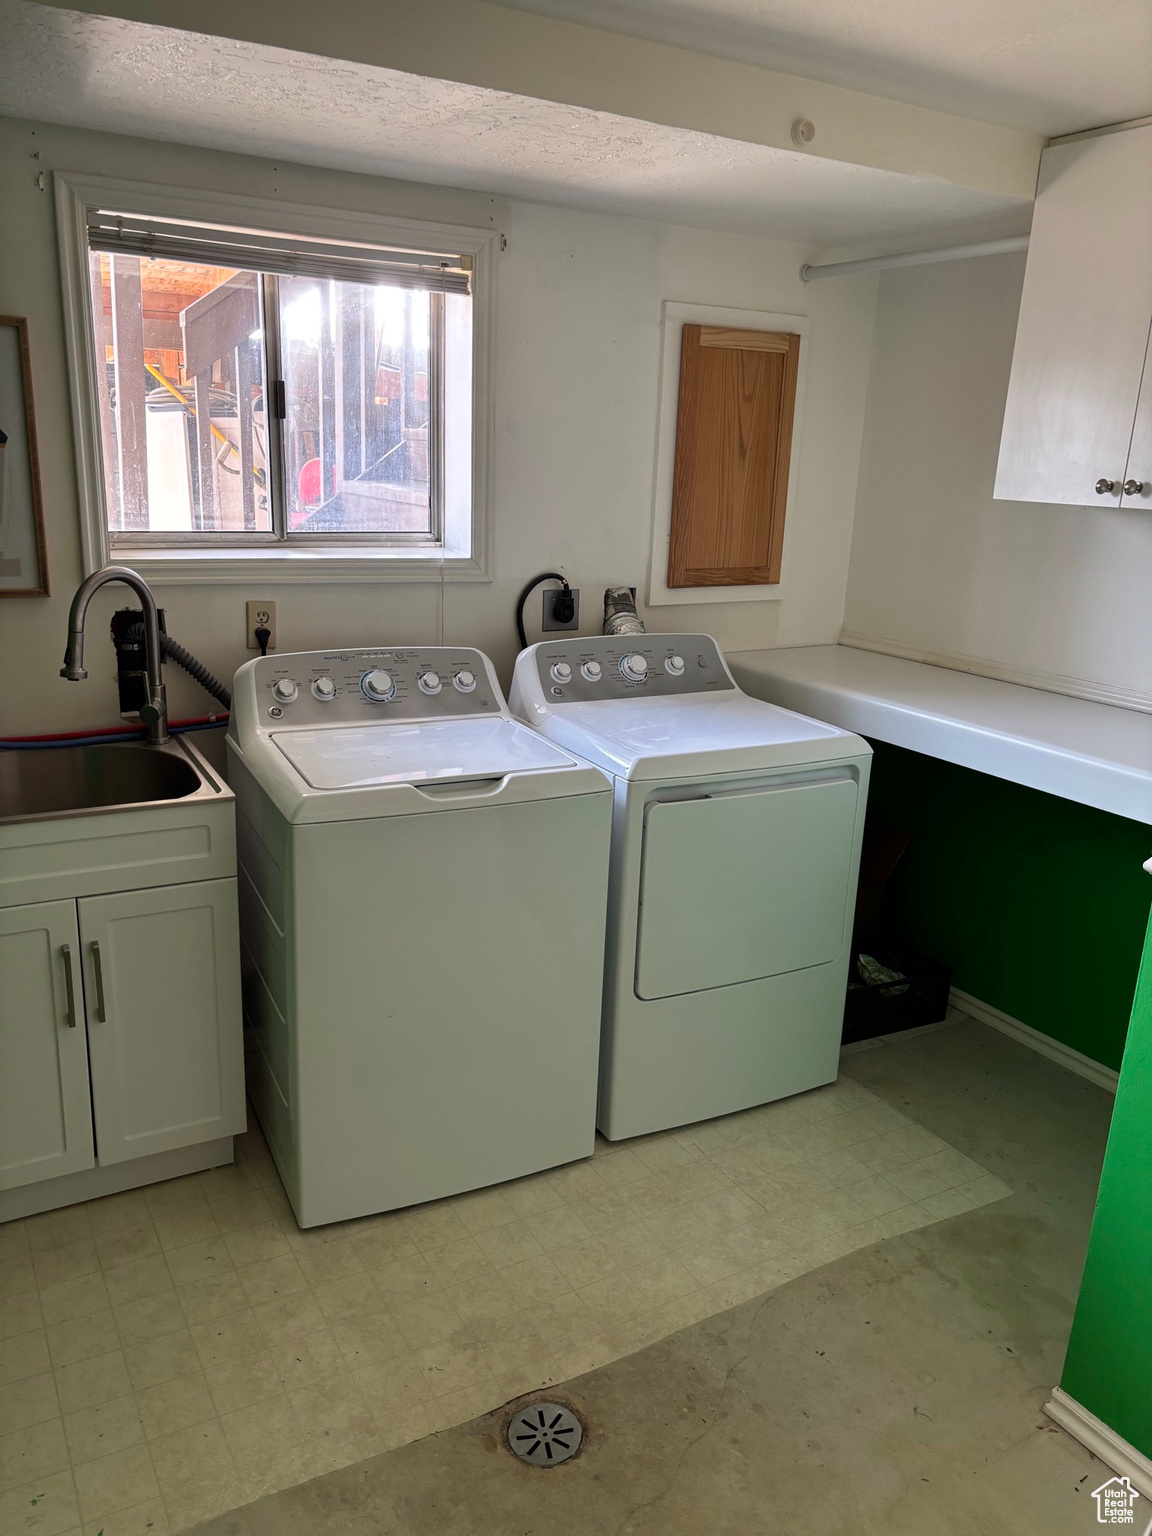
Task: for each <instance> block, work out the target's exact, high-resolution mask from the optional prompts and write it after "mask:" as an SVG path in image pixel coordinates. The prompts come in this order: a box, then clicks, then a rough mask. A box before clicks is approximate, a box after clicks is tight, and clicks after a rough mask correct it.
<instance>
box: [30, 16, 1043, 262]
mask: <svg viewBox="0 0 1152 1536" xmlns="http://www.w3.org/2000/svg"><path fill="white" fill-rule="evenodd" d="M0 37H2V38H3V47H2V48H0V112H2V113H4V114H5V115H7V116H19V117H29V118H33V119H38V120H41V121H46V122H53V123H63V124H68V125H72V126H78V127H86V128H96V129H102V130H105V131H108V132H114V133H125V134H133V135H136V136H139V137H144V138H153V139H163V140H169V141H173V142H177V143H183V144H194V145H201V146H204V147H207V148H213V149H225V150H234V151H239V152H244V153H247V154H254V155H265V156H271V157H277V158H284V159H291V160H296V161H300V162H302V163H304V164H311V165H321V166H328V167H332V168H334V169H340V170H350V171H361V172H368V173H371V174H375V175H383V176H395V177H400V178H402V179H405V180H411V181H424V182H432V183H438V184H441V185H450V186H458V187H465V188H472V189H476V190H481V191H485V192H491V193H497V194H503V195H509V196H518V197H526V198H533V199H538V200H541V201H546V202H559V203H564V204H567V205H570V206H574V207H580V208H594V209H602V210H605V211H612V212H618V213H627V214H632V215H635V216H639V217H642V218H653V219H662V220H666V221H668V222H671V223H682V224H692V225H698V226H702V227H705V228H714V229H724V230H731V231H735V232H742V233H749V234H759V235H766V236H770V237H772V238H774V239H779V240H791V241H798V242H803V243H806V244H807V243H812V244H820V245H852V246H866V245H869V244H870V243H873V242H877V241H879V242H884V243H890V244H893V245H896V244H899V245H902V246H904V247H905V248H907V246H908V244H909V243H910V242H911V243H913V244H914V243H916V242H917V241H919V240H921V239H923V240H927V241H929V242H931V241H933V240H935V241H937V242H942V241H944V240H948V239H951V238H962V237H963V236H964V235H967V234H971V235H972V237H973V238H979V237H983V236H984V235H986V234H999V233H1011V232H1015V231H1016V230H1017V229H1020V228H1027V221H1028V216H1029V211H1030V205H1028V204H1025V203H1022V202H1020V201H1019V200H1017V199H1014V198H1008V197H1000V196H995V195H991V194H987V193H982V192H976V191H972V190H970V189H966V188H963V187H959V186H955V185H952V184H948V183H944V182H940V181H934V180H930V179H926V178H916V177H911V176H902V175H897V174H894V173H891V172H887V171H878V170H873V169H869V168H864V167H860V166H852V165H846V164H843V163H839V162H835V161H829V160H825V159H817V158H814V157H810V156H807V155H804V154H801V153H791V152H788V151H783V150H778V149H772V148H769V147H764V146H759V145H752V144H746V143H737V142H734V141H732V140H727V139H719V138H714V137H711V136H709V135H707V134H701V133H694V132H689V131H686V130H681V129H674V128H668V127H662V126H660V125H657V124H652V123H646V122H638V121H635V120H632V119H627V118H621V117H614V116H611V115H609V114H606V113H598V112H591V111H587V110H584V109H581V108H576V107H566V106H562V105H557V104H556V103H552V102H543V101H536V100H531V99H528V98H526V97H521V96H512V95H508V94H505V93H501V92H496V91H490V90H484V89H480V88H477V87H474V86H467V85H459V84H455V83H452V82H449V81H444V80H432V79H426V78H423V77H420V76H415V75H408V74H401V73H399V72H397V71H394V70H386V69H378V68H373V67H371V66H368V65H361V64H353V63H342V62H339V61H333V60H330V59H322V58H318V57H316V56H314V55H310V54H301V53H292V52H289V51H286V50H281V49H272V48H265V47H261V46H258V45H254V44H248V43H238V42H232V41H226V40H223V39H218V38H211V37H205V36H203V35H201V34H198V33H194V32H182V31H175V30H171V29H167V28H161V27H152V26H146V25H143V24H140V23H134V22H126V21H122V20H118V19H114V18H110V17H102V16H90V15H87V14H81V13H78V12H73V11H62V10H57V9H55V8H51V7H45V6H39V5H31V4H26V3H24V0H0Z"/></svg>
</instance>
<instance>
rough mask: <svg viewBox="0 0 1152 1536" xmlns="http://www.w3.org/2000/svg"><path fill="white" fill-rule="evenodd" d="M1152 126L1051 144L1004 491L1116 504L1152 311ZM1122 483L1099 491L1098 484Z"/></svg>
mask: <svg viewBox="0 0 1152 1536" xmlns="http://www.w3.org/2000/svg"><path fill="white" fill-rule="evenodd" d="M1150 181H1152V126H1149V127H1146V128H1131V129H1127V130H1126V131H1124V132H1122V133H1110V134H1104V135H1103V136H1101V137H1100V138H1095V139H1085V140H1082V141H1081V142H1080V143H1077V144H1057V145H1055V146H1054V147H1053V148H1051V149H1046V150H1045V151H1044V154H1043V156H1042V158H1041V162H1040V181H1039V185H1038V188H1037V194H1036V208H1035V212H1034V214H1033V219H1032V238H1031V242H1030V244H1029V248H1028V266H1027V270H1026V272H1025V276H1024V293H1023V297H1022V299H1021V302H1020V320H1019V324H1018V326H1017V330H1016V348H1015V351H1014V353H1013V356H1012V376H1011V381H1010V383H1009V387H1008V402H1007V405H1006V407H1005V411H1004V431H1003V436H1002V437H1001V441H1000V462H999V466H998V469H997V473H996V492H995V494H996V495H997V496H998V497H1000V498H1002V499H1005V500H1010V501H1052V502H1067V503H1071V504H1072V505H1074V506H1112V507H1114V506H1117V505H1118V504H1119V501H1120V487H1121V485H1122V483H1123V480H1124V467H1125V464H1126V463H1127V461H1128V446H1129V443H1130V441H1131V438H1132V423H1133V418H1134V416H1135V412H1136V397H1137V395H1138V394H1139V392H1140V375H1141V372H1142V370H1143V367H1144V349H1145V346H1146V344H1147V341H1148V326H1149V321H1150V320H1152V198H1150V197H1148V196H1147V192H1146V189H1147V187H1148V186H1149V183H1150ZM1098 480H1110V481H1112V482H1113V483H1114V485H1115V490H1114V491H1112V492H1109V493H1106V494H1104V495H1097V493H1096V482H1097V481H1098Z"/></svg>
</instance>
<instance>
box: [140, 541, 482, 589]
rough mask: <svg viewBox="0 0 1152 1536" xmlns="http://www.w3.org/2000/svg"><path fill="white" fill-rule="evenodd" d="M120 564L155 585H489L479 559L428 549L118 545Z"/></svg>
mask: <svg viewBox="0 0 1152 1536" xmlns="http://www.w3.org/2000/svg"><path fill="white" fill-rule="evenodd" d="M110 559H111V560H113V561H114V562H115V563H116V564H117V565H128V566H131V567H132V569H133V570H134V571H137V572H138V573H139V574H140V575H141V576H142V577H143V578H144V580H145V581H147V582H148V583H149V584H150V585H152V586H164V585H175V584H179V585H181V586H222V585H228V584H237V585H238V584H240V583H242V582H253V581H259V582H268V583H281V584H291V583H303V582H311V583H316V582H321V583H323V582H332V583H334V584H335V583H342V582H381V583H382V582H401V581H406V582H439V581H441V580H443V581H490V580H491V579H492V578H491V576H490V575H489V573H488V571H487V570H486V569H485V568H484V567H483V566H482V565H481V564H480V562H479V561H478V560H476V559H473V558H471V557H470V556H467V555H461V554H452V553H451V552H449V553H448V554H446V555H445V556H444V557H443V559H441V557H440V556H439V554H432V553H429V551H428V550H427V549H411V550H406V549H395V548H392V549H388V550H381V549H380V548H378V547H377V548H371V547H368V548H355V547H348V548H344V549H331V550H320V549H276V550H272V549H266V548H265V549H227V550H219V551H216V550H211V549H196V550H190V549H187V548H184V549H173V550H166V549H157V548H156V547H155V546H154V545H153V546H150V547H149V546H139V547H137V548H136V549H132V548H131V547H130V546H127V545H124V544H119V543H117V544H116V545H115V546H114V547H113V548H112V550H111V551H110Z"/></svg>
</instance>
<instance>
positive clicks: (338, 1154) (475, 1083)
mask: <svg viewBox="0 0 1152 1536" xmlns="http://www.w3.org/2000/svg"><path fill="white" fill-rule="evenodd" d="M232 711H233V713H232V720H231V725H230V728H229V737H228V748H229V761H230V781H231V784H232V787H233V789H234V790H235V792H236V806H237V841H238V844H239V857H240V893H241V936H242V953H243V966H244V999H245V1018H246V1024H247V1042H248V1063H249V1073H248V1081H249V1090H250V1093H251V1095H252V1098H253V1101H254V1103H255V1105H256V1109H257V1114H258V1116H259V1118H260V1122H261V1124H262V1126H263V1128H264V1131H265V1133H266V1135H267V1138H268V1143H269V1146H270V1147H271V1149H272V1154H273V1156H274V1157H275V1159H276V1163H277V1166H278V1167H279V1169H280V1173H281V1175H282V1177H283V1179H284V1184H285V1187H286V1188H287V1190H288V1194H289V1197H290V1199H291V1201H292V1205H293V1207H294V1209H295V1211H296V1216H297V1218H298V1220H299V1222H300V1224H301V1226H305V1227H309V1226H314V1225H316V1224H318V1223H322V1222H332V1221H340V1220H344V1219H346V1218H348V1217H354V1216H363V1215H367V1214H369V1213H372V1212H377V1211H385V1210H390V1209H394V1208H395V1207H398V1206H406V1205H413V1204H416V1203H418V1202H420V1201H425V1200H432V1199H436V1198H438V1197H441V1196H446V1195H455V1194H458V1193H461V1192H462V1191H465V1190H470V1189H477V1188H480V1187H481V1186H484V1185H488V1184H495V1183H498V1182H500V1181H503V1180H505V1179H513V1178H517V1177H519V1176H520V1175H522V1174H527V1173H532V1172H535V1171H537V1170H538V1169H542V1168H549V1167H553V1166H555V1165H557V1164H559V1163H565V1162H569V1161H571V1160H572V1159H575V1158H581V1157H587V1156H588V1155H590V1153H591V1152H592V1149H593V1143H594V1139H595V1118H596V1075H597V1057H598V1052H599V1041H600V1001H601V977H602V963H603V945H604V919H605V903H606V899H607V884H608V858H609V843H610V836H611V808H612V794H611V787H610V783H609V781H608V780H607V779H606V778H605V776H604V775H603V774H602V773H601V772H599V770H597V769H596V768H592V767H589V766H588V765H587V764H584V763H581V762H579V761H577V759H576V758H575V757H573V756H572V754H571V753H569V752H567V751H566V750H564V749H563V748H561V747H558V746H555V745H553V744H552V743H550V742H548V741H546V740H544V739H543V738H542V737H541V736H540V735H538V734H537V733H535V732H533V731H529V730H526V729H525V727H524V726H523V725H520V724H518V723H517V722H515V721H514V720H513V719H512V717H511V715H510V713H509V711H508V707H507V705H506V704H505V702H504V699H503V696H502V694H501V691H500V686H499V684H498V682H497V680H496V676H495V673H494V672H493V670H492V665H491V663H490V662H489V661H488V659H487V658H486V657H485V656H483V655H482V654H481V653H480V652H479V651H475V650H471V649H468V648H466V647H457V646H450V647H416V648H411V649H395V648H390V649H372V650H340V651H313V652H302V653H299V654H295V655H274V656H267V657H262V658H260V659H258V660H255V661H251V662H248V663H247V665H245V666H243V667H241V669H240V671H239V672H238V673H237V674H236V680H235V684H234V688H233V704H232Z"/></svg>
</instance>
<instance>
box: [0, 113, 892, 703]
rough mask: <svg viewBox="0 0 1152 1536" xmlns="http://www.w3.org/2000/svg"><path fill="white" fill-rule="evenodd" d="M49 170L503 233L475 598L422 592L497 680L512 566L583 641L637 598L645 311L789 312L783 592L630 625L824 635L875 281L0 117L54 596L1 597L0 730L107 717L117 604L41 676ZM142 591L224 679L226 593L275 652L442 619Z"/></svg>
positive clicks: (1, 299) (788, 253)
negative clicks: (570, 613)
mask: <svg viewBox="0 0 1152 1536" xmlns="http://www.w3.org/2000/svg"><path fill="white" fill-rule="evenodd" d="M35 156H38V158H34V157H35ZM53 169H61V170H71V171H88V172H94V173H98V174H115V175H119V176H123V177H125V178H130V179H135V180H140V181H151V182H157V183H162V184H167V185H171V186H188V187H210V188H213V189H221V190H225V191H230V192H238V193H250V194H252V195H254V196H264V197H271V198H282V199H284V200H288V201H298V202H309V201H311V202H313V203H315V204H318V205H324V206H329V207H348V208H355V209H368V210H372V211H379V212H390V213H394V214H397V215H403V216H406V217H415V218H419V217H422V216H425V217H428V218H430V219H437V220H443V221H447V222H454V223H459V224H472V225H490V226H492V227H495V228H497V229H499V230H501V231H502V232H503V233H504V234H505V235H506V236H507V239H508V249H507V252H506V253H505V254H504V255H503V256H502V257H501V258H500V272H499V280H498V287H499V299H498V319H497V337H496V354H497V363H496V390H495V465H496V468H495V545H496V553H495V564H494V580H493V581H492V582H491V583H490V584H476V585H465V584H455V585H449V586H448V587H446V588H445V590H444V592H443V605H444V633H445V636H446V638H447V639H448V640H449V641H460V642H470V643H474V644H476V645H479V646H480V647H482V648H483V649H485V650H487V651H489V652H490V653H491V654H492V655H493V657H494V659H495V660H496V662H497V664H498V666H499V667H500V668H501V671H502V673H503V675H504V676H505V678H507V674H508V670H509V668H510V664H511V662H512V660H513V657H514V654H515V649H516V641H515V629H514V624H513V613H512V610H513V604H514V602H515V598H516V595H517V592H518V590H519V588H520V587H521V586H522V585H523V583H524V582H525V580H526V579H527V578H528V577H529V576H531V575H532V574H533V573H534V572H536V571H538V570H544V569H547V568H550V567H554V566H556V565H557V564H560V565H563V566H564V568H565V570H566V572H567V573H568V574H569V576H570V579H571V580H572V582H573V584H574V585H578V586H579V587H580V588H581V590H582V603H583V605H584V615H583V616H584V618H585V624H584V628H585V631H586V632H595V631H596V630H597V629H598V628H599V620H600V603H601V597H602V593H603V589H604V587H605V586H606V585H608V584H609V583H616V582H622V583H627V584H629V585H636V586H639V587H641V588H643V586H644V578H645V573H646V570H647V562H648V543H649V530H650V522H651V502H652V477H653V464H654V454H655V433H656V397H657V384H658V367H659V346H660V305H661V302H662V301H663V300H664V299H675V300H681V301H685V302H695V303H707V304H725V305H732V306H737V307H744V308H750V309H764V310H776V311H783V312H787V313H794V314H808V315H809V316H810V317H811V332H810V351H809V371H808V392H807V397H806V400H805V405H804V419H803V439H802V441H801V443H800V445H799V456H798V459H797V461H796V471H795V472H796V474H797V476H798V481H797V492H798V494H797V498H796V504H795V512H794V517H793V521H792V524H791V529H790V536H789V541H790V550H789V561H790V568H789V569H788V571H787V572H786V574H787V578H788V589H789V594H790V595H789V596H788V597H787V598H786V599H785V600H783V601H764V602H754V603H733V604H717V605H707V606H703V605H702V606H701V607H698V608H697V607H676V608H661V609H658V610H654V611H653V612H651V613H649V614H647V615H646V617H647V619H648V622H649V628H650V629H655V628H675V629H678V630H688V629H693V628H700V629H708V630H709V631H711V632H712V633H713V634H715V635H716V637H717V638H718V640H719V641H720V643H721V644H722V645H723V646H726V647H728V648H746V647H753V646H764V645H776V644H784V645H804V644H813V643H818V642H822V641H831V640H834V639H835V638H836V635H837V633H838V631H839V629H840V624H841V620H842V616H843V604H844V591H845V586H846V582H847V572H848V554H849V548H850V540H851V527H852V515H853V504H854V500H855V493H856V471H857V464H858V457H859V444H860V434H861V429H862V423H863V407H864V397H865V389H866V379H867V370H868V359H869V351H870V344H871V340H870V338H871V327H872V309H873V302H874V294H875V285H874V280H873V281H869V280H868V279H863V280H859V279H857V280H854V281H853V282H851V283H824V284H814V285H813V286H812V287H811V288H806V287H804V286H803V285H802V284H801V283H800V281H799V278H798V276H797V273H798V269H799V267H800V264H801V262H802V261H803V260H806V259H810V253H808V252H806V251H805V250H803V249H801V248H800V247H796V246H789V245H784V244H779V243H775V242H769V241H764V240H756V239H751V238H746V237H741V236H726V235H717V234H713V233H708V232H705V231H701V230H692V229H687V228H680V227H673V226H669V225H662V224H656V223H650V222H646V221H642V220H638V219H627V218H620V217H615V216H600V215H596V214H589V213H576V212H571V211H568V210H562V209H557V208H552V207H544V206H540V205H536V204H531V203H522V202H510V201H507V200H503V199H494V198H488V197H484V196H482V195H478V194H476V193H465V192H456V191H451V190H445V189H443V188H430V187H421V186H416V185H413V184H410V183H404V182H395V181H384V180H377V179H375V178H371V177H364V176H352V175H347V174H342V173H336V172H326V171H321V170H316V169H313V168H310V167H303V166H292V165H279V166H278V165H275V164H273V163H272V162H271V161H267V160H257V159H252V158H248V157H243V156H233V155H224V154H219V153H215V152H212V151H208V150H199V149H189V148H184V147H182V146H178V145H172V144H161V143H151V142H145V141H142V140H135V139H126V138H115V137H111V136H106V135H100V134H93V133H83V132H79V131H75V130H71V129H61V128H56V127H52V126H46V125H39V124H27V123H16V122H11V121H9V122H0V207H2V208H3V220H2V223H0V313H6V314H15V315H26V316H27V317H28V320H29V327H30V334H31V346H32V368H33V374H34V387H35V403H36V413H37V421H38V425H39V432H40V444H41V452H42V456H43V460H44V465H43V480H44V493H45V500H46V504H47V522H48V529H47V532H48V553H49V565H50V572H51V582H52V596H51V597H50V598H47V599H32V598H22V599H18V600H17V599H6V600H3V601H0V656H3V659H4V680H3V683H2V684H0V730H3V731H4V732H7V733H25V732H34V731H48V730H61V729H68V728H80V727H85V726H93V725H101V724H107V723H111V722H112V721H113V720H114V719H115V717H116V699H115V689H114V686H113V681H112V677H113V670H114V668H113V652H112V648H111V645H110V643H108V641H107V639H106V634H107V627H106V626H107V619H108V615H109V614H110V613H111V611H112V609H113V608H114V607H117V606H123V605H124V604H125V602H126V601H127V594H126V590H125V591H120V590H118V589H117V588H116V587H110V588H108V589H107V591H106V592H104V593H102V594H100V596H99V597H98V598H97V599H96V601H95V602H94V604H93V607H92V610H91V614H90V638H89V643H88V649H87V660H88V666H89V671H90V674H91V675H90V679H89V681H88V682H87V683H86V684H76V683H66V682H64V681H63V680H62V679H60V678H59V677H58V675H57V673H58V669H59V666H60V659H61V656H62V654H63V649H64V641H65V630H66V619H67V610H68V603H69V600H70V598H71V595H72V592H73V590H74V589H75V587H76V585H77V583H78V582H79V581H80V579H81V576H82V570H81V563H80V540H79V532H78V524H77V512H76V496H75V482H74V470H73V461H72V439H71V430H70V423H69V415H68V404H67V384H66V375H65V360H64V345H63V331H62V321H61V306H60V293H59V277H58V269H57V259H56V236H55V223H54V216H53V207H52V201H53V200H52V196H51V193H50V191H45V192H41V191H39V190H38V189H37V185H36V177H37V175H38V173H39V172H41V171H43V172H45V173H46V181H47V183H48V186H49V188H50V187H51V172H52V170H53ZM158 593H159V597H160V601H161V603H162V605H163V606H164V607H165V608H166V609H167V615H168V628H169V631H170V632H171V633H172V634H173V635H174V636H175V637H176V638H178V639H179V640H180V641H181V642H182V643H183V644H184V645H186V646H188V647H189V649H190V650H192V651H193V652H195V653H196V654H197V655H198V656H199V657H200V659H201V660H202V661H204V662H205V663H206V664H207V665H208V666H210V667H211V668H212V669H213V670H214V671H215V672H217V674H218V675H220V676H221V677H224V678H230V676H231V674H232V672H233V671H234V670H235V668H236V667H237V666H238V665H240V664H241V663H242V662H243V661H245V660H247V659H248V658H249V656H250V655H251V653H250V652H248V651H246V650H245V649H244V599H245V597H252V596H259V597H264V598H267V597H271V598H274V599H275V600H276V602H277V605H278V612H277V617H278V626H279V633H278V639H279V648H280V650H281V651H285V650H293V649H307V648H310V647H314V646H320V645H329V644H338V645H357V644H363V645H369V644H388V643H405V642H407V643H418V642H432V641H434V640H435V639H436V638H437V635H438V629H439V623H440V602H441V593H440V592H439V590H438V589H437V588H436V587H433V586H430V585H427V584H423V585H422V584H403V585H393V584H389V585H381V586H371V585H359V584H349V585H345V586H337V585H320V584H316V585H310V586H283V587H281V588H279V589H277V588H275V587H270V586H265V585H261V586H260V589H259V591H246V590H245V588H243V587H240V586H238V587H235V588H231V587H225V588H221V587H196V586H190V585H181V586H170V585H165V586H163V587H161V588H158ZM530 612H531V610H530ZM537 613H538V609H537ZM166 676H167V681H168V686H169V704H170V709H171V712H172V714H173V715H174V716H179V715H183V714H192V713H196V714H198V713H201V712H202V711H203V709H204V708H205V706H206V695H204V694H203V693H202V692H201V691H200V690H199V689H198V688H197V686H196V685H195V684H194V683H192V682H191V681H190V680H189V679H187V678H186V677H185V676H184V675H183V674H182V673H180V672H179V670H178V669H177V668H175V667H173V666H171V665H169V666H168V667H167V668H166Z"/></svg>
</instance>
